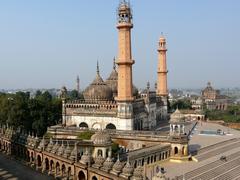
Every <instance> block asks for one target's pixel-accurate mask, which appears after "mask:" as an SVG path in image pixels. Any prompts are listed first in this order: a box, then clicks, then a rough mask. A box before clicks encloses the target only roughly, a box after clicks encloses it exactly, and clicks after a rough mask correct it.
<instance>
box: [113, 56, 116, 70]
mask: <svg viewBox="0 0 240 180" xmlns="http://www.w3.org/2000/svg"><path fill="white" fill-rule="evenodd" d="M113 69H114V70H116V59H115V56H114V57H113Z"/></svg>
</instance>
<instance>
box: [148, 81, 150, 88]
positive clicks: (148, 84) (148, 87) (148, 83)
mask: <svg viewBox="0 0 240 180" xmlns="http://www.w3.org/2000/svg"><path fill="white" fill-rule="evenodd" d="M147 89H150V82H149V81H148V82H147Z"/></svg>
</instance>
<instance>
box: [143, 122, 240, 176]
mask: <svg viewBox="0 0 240 180" xmlns="http://www.w3.org/2000/svg"><path fill="white" fill-rule="evenodd" d="M217 129H221V130H222V131H224V132H225V134H227V135H223V136H220V135H200V134H199V133H200V131H201V130H217ZM233 138H237V139H238V138H240V131H237V130H234V129H230V128H227V127H224V126H221V125H218V124H213V123H199V124H198V125H197V126H196V128H195V130H194V131H193V134H192V135H191V139H190V142H189V147H190V150H192V151H194V150H199V149H202V148H206V147H209V146H210V145H213V144H216V143H220V142H224V141H227V140H230V139H233ZM232 143H234V142H232ZM222 146H224V145H222ZM225 146H229V145H228V144H226V145H225ZM221 148H222V147H219V149H221ZM210 151H213V150H210ZM217 151H218V150H217ZM208 152H209V151H207V152H205V153H208ZM237 152H240V147H236V148H233V149H228V150H227V151H225V152H223V153H219V154H213V155H212V156H210V157H207V158H206V159H204V160H202V161H201V162H194V161H189V162H185V163H173V162H169V161H168V160H167V161H162V162H158V163H155V164H153V165H152V166H149V167H148V168H147V169H146V171H147V174H148V175H149V177H151V176H153V175H154V174H156V172H155V169H156V167H164V169H165V170H166V176H167V177H170V178H174V177H175V176H180V175H183V174H185V173H187V172H190V171H192V170H195V169H198V168H200V167H202V166H205V165H208V164H210V163H212V162H214V161H216V160H219V159H220V157H221V156H223V155H224V156H229V155H231V154H234V153H237ZM206 155H207V154H206ZM239 165H240V164H239ZM206 171H207V170H206ZM203 172H204V171H203ZM203 172H202V173H203ZM209 173H210V172H209ZM222 173H227V172H224V171H223V172H222ZM238 178H240V176H239V177H238ZM226 179H227V180H230V179H229V178H226ZM226 179H225V180H226Z"/></svg>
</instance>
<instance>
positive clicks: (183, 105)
mask: <svg viewBox="0 0 240 180" xmlns="http://www.w3.org/2000/svg"><path fill="white" fill-rule="evenodd" d="M177 108H178V109H191V108H192V105H191V102H190V100H188V99H180V100H177V101H175V102H173V103H172V105H171V109H177Z"/></svg>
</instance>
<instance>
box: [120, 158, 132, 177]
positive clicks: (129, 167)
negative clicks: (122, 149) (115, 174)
mask: <svg viewBox="0 0 240 180" xmlns="http://www.w3.org/2000/svg"><path fill="white" fill-rule="evenodd" d="M133 170H134V168H133V166H132V165H131V164H130V162H129V161H128V162H127V163H126V165H125V166H124V168H123V170H122V172H123V174H124V175H126V176H131V175H132V174H133Z"/></svg>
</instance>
